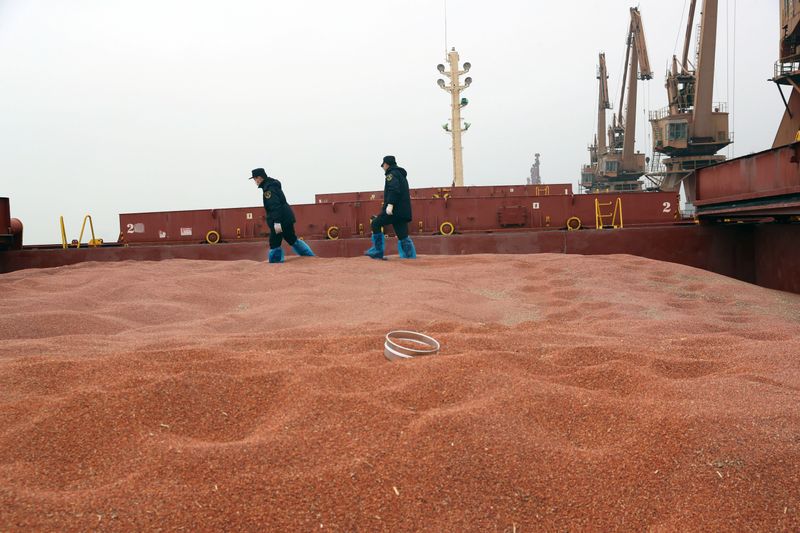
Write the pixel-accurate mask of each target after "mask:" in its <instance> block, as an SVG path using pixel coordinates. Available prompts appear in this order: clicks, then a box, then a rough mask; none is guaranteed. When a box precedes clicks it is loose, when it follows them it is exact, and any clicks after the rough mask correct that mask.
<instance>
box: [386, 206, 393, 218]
mask: <svg viewBox="0 0 800 533" xmlns="http://www.w3.org/2000/svg"><path fill="white" fill-rule="evenodd" d="M392 211H394V206H393V205H392V204H386V214H387V215H389V216H392Z"/></svg>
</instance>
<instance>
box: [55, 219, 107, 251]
mask: <svg viewBox="0 0 800 533" xmlns="http://www.w3.org/2000/svg"><path fill="white" fill-rule="evenodd" d="M58 218H59V221H60V223H61V247H62V248H68V247H69V243H67V230H66V228H65V227H64V217H63V216H60V217H58ZM87 220H88V221H89V231H91V233H92V240H90V241H89V242H88V243H87V245H88V246H95V247H96V246H98V245H100V244H103V240H102V239H96V238H95V236H94V224H92V215H86V216H85V217H83V224H82V225H81V234H80V236H79V237H78V242H77V244H76V245H75V248H80V247H81V241H82V240H83V232H84V231H85V230H86V221H87Z"/></svg>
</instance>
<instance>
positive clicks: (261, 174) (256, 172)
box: [250, 168, 267, 180]
mask: <svg viewBox="0 0 800 533" xmlns="http://www.w3.org/2000/svg"><path fill="white" fill-rule="evenodd" d="M266 177H267V173H266V172H265V171H264V169H263V168H254V169H253V175H252V176H250V179H251V180H252V179H255V178H266Z"/></svg>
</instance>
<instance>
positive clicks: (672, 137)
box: [650, 0, 732, 204]
mask: <svg viewBox="0 0 800 533" xmlns="http://www.w3.org/2000/svg"><path fill="white" fill-rule="evenodd" d="M696 4H697V0H692V1H691V4H690V6H689V16H688V21H687V24H686V37H685V39H684V44H683V54H682V56H681V61H680V63H679V62H678V59H677V57H676V56H674V55H673V56H672V67H671V69H670V70H669V71H668V73H667V77H666V84H665V86H666V89H667V100H668V103H669V105H668V106H667V107H666V108H664V109H661V110H658V111H653V112H651V113H650V124H651V126H652V128H653V153H654V154H658V157H659V159H660V157H661V155H666V156H667V158H666V159H664V160H663V165H664V171H663V172H662V179H661V182H660V189H661V190H662V191H678V190H679V189H680V187H681V183H682V184H683V190H684V194H685V195H686V201H687V202H688V203H690V204H693V203H694V200H695V180H696V177H695V173H694V171H695V170H696V169H698V168H702V167H706V166H709V165H713V164H715V163H719V162H721V161H724V160H725V156H724V155H721V154H717V152H718V151H719V150H721V149H722V148H724V147H726V146H727V145H729V144H730V143H731V142H732V140H731V138H730V133H729V131H728V112H727V108H726V104H725V103H724V102H722V103H714V102H713V92H714V62H715V54H716V40H717V4H718V0H704V1H703V11H702V14H701V19H700V31H699V45H698V47H697V54H696V66H695V65H692V64H691V62H690V61H689V45H690V40H691V36H692V25H693V22H694V13H695V9H696Z"/></svg>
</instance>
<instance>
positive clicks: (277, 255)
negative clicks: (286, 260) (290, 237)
mask: <svg viewBox="0 0 800 533" xmlns="http://www.w3.org/2000/svg"><path fill="white" fill-rule="evenodd" d="M269 262H270V263H283V248H270V250H269Z"/></svg>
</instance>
